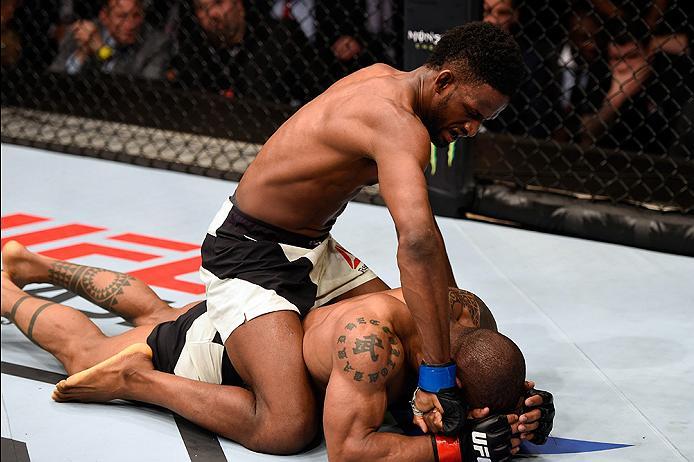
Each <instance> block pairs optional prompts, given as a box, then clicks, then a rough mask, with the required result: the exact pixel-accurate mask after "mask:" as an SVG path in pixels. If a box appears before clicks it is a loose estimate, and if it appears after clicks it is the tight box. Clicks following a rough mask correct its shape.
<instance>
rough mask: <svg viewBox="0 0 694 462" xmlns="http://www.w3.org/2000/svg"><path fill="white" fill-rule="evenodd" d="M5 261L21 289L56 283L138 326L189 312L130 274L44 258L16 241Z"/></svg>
mask: <svg viewBox="0 0 694 462" xmlns="http://www.w3.org/2000/svg"><path fill="white" fill-rule="evenodd" d="M2 264H3V270H4V271H7V273H8V274H9V275H10V277H11V279H12V280H13V281H14V283H15V284H16V285H17V286H18V287H19V288H20V289H21V288H22V287H24V286H25V285H26V284H29V283H51V284H55V285H57V286H59V287H63V288H65V289H68V290H70V291H72V292H74V293H76V294H77V295H79V296H81V297H84V298H85V299H87V300H89V301H91V302H93V303H94V304H96V305H97V306H99V307H101V308H103V309H105V310H107V311H110V312H113V313H115V314H117V315H119V316H122V317H123V318H124V319H125V320H127V321H129V322H131V323H132V324H134V325H136V326H139V325H149V324H157V323H160V322H164V321H170V320H172V319H176V318H177V317H178V316H180V315H181V314H182V313H183V312H185V311H181V310H179V309H175V308H171V307H170V306H169V305H168V304H166V303H165V302H164V301H163V300H162V299H160V298H159V297H158V296H157V294H155V293H154V291H152V289H150V288H149V287H148V286H147V285H146V284H144V283H143V282H142V281H140V280H139V279H136V278H134V277H132V276H130V275H127V274H124V273H118V272H115V271H109V270H106V269H102V268H96V267H91V266H82V265H77V264H74V263H70V262H67V261H62V260H56V259H54V258H49V257H44V256H42V255H38V254H35V253H33V252H30V251H29V250H27V249H26V248H25V247H24V246H23V245H21V244H20V243H18V242H16V241H10V242H8V243H7V244H5V246H4V247H3V249H2Z"/></svg>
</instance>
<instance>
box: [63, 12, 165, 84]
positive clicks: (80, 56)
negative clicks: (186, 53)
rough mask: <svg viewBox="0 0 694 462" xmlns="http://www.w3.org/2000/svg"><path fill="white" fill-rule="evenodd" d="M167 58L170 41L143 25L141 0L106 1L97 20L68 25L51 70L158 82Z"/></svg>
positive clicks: (163, 35) (162, 34)
mask: <svg viewBox="0 0 694 462" xmlns="http://www.w3.org/2000/svg"><path fill="white" fill-rule="evenodd" d="M170 56H171V41H170V39H169V38H168V36H167V35H165V34H164V33H162V32H158V31H155V30H154V29H152V28H150V27H148V26H146V25H145V24H144V10H143V6H142V2H141V1H140V0H107V1H106V2H105V3H104V4H103V6H102V7H101V10H99V15H98V18H97V19H96V20H93V21H91V20H78V21H75V22H74V23H72V24H71V25H70V27H69V33H68V34H66V35H65V37H64V38H63V40H62V42H61V44H60V51H59V53H58V56H57V57H56V58H55V60H54V61H53V64H51V66H50V70H51V71H53V72H66V73H68V74H70V75H74V74H79V73H83V72H85V71H86V70H95V71H99V72H103V73H107V74H120V75H130V76H132V77H142V78H147V79H159V78H162V77H163V75H164V71H165V69H166V66H167V65H168V62H169V59H170Z"/></svg>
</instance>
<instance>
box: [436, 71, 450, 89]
mask: <svg viewBox="0 0 694 462" xmlns="http://www.w3.org/2000/svg"><path fill="white" fill-rule="evenodd" d="M452 83H453V72H451V71H450V70H449V69H444V70H442V71H441V72H439V75H437V76H436V80H435V81H434V89H435V90H436V93H441V92H442V91H443V90H444V89H445V88H446V87H448V86H450V85H451V84H452Z"/></svg>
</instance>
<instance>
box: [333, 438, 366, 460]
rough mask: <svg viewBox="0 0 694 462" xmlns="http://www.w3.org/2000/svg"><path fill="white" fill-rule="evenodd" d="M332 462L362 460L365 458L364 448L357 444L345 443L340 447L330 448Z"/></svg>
mask: <svg viewBox="0 0 694 462" xmlns="http://www.w3.org/2000/svg"><path fill="white" fill-rule="evenodd" d="M329 449H332V451H330V450H329V451H328V453H329V454H328V460H330V462H361V461H363V460H364V448H363V447H359V445H356V444H349V443H346V442H345V443H343V444H341V445H340V447H338V448H329Z"/></svg>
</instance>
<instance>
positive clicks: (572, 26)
mask: <svg viewBox="0 0 694 462" xmlns="http://www.w3.org/2000/svg"><path fill="white" fill-rule="evenodd" d="M566 24H567V29H568V32H569V33H568V40H567V43H566V44H565V45H564V47H563V48H562V49H561V53H560V55H559V72H560V74H559V83H560V87H561V94H560V106H561V111H562V116H563V124H562V126H561V128H560V129H558V130H557V131H556V132H555V136H554V138H555V139H556V140H557V141H564V142H568V141H575V140H573V139H572V137H573V134H575V133H577V132H578V131H579V128H580V125H581V117H582V116H585V115H586V114H592V113H595V112H597V110H598V108H599V107H600V106H601V104H602V101H603V99H604V98H605V94H606V93H607V91H608V89H609V87H610V83H611V82H610V80H611V74H610V69H609V67H608V64H607V55H606V49H607V34H606V33H605V30H604V27H603V22H602V19H601V18H600V16H599V15H598V14H597V13H596V12H595V11H594V9H593V7H592V5H591V4H590V3H588V2H575V3H574V4H573V6H572V11H571V12H570V13H569V15H568V17H567V20H566Z"/></svg>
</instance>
